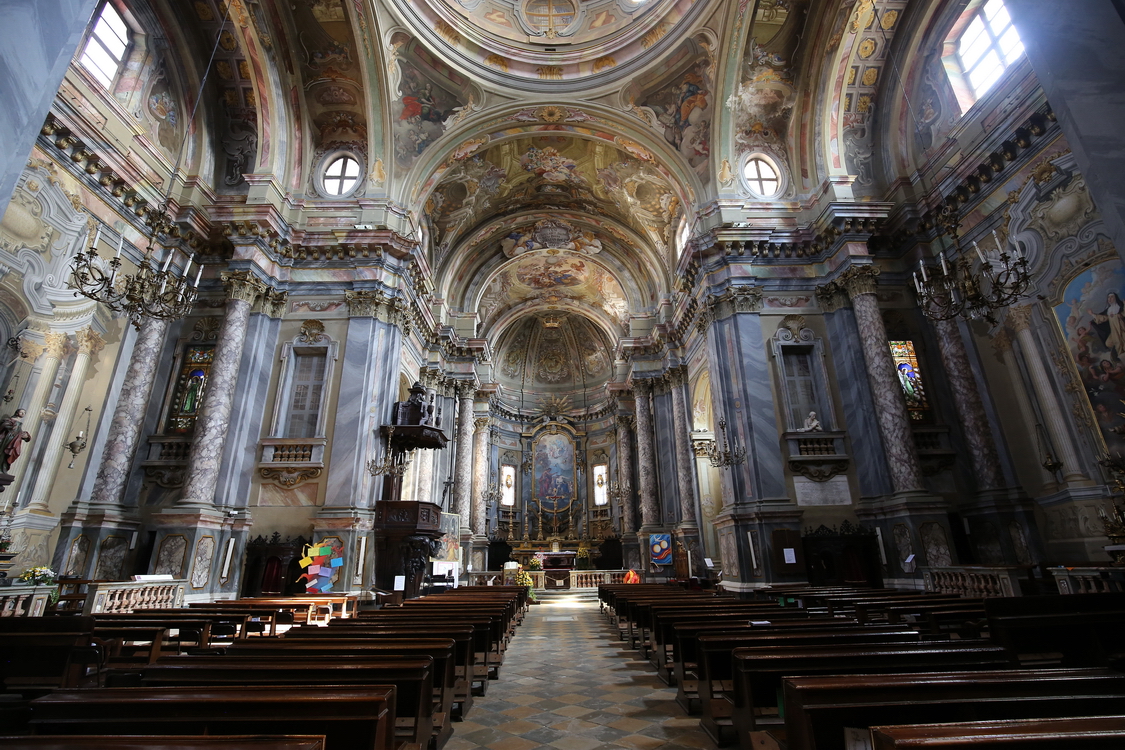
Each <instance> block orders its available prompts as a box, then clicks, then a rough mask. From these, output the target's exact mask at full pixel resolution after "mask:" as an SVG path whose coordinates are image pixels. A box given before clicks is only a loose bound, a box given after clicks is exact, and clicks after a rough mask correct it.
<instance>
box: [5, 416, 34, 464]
mask: <svg viewBox="0 0 1125 750" xmlns="http://www.w3.org/2000/svg"><path fill="white" fill-rule="evenodd" d="M26 413H27V412H25V411H24V410H23V409H16V412H15V414H13V415H12V416H10V417H8V418H6V419H0V471H2V472H4V473H5V474H7V473H8V471H9V470H10V469H11V468H12V464H14V463H15V462H16V459H18V458H19V457H20V452H21V451H22V450H23V444H24V443H27V442H30V441H31V433H29V432H27V431H26V430H24V429H23V418H24V415H25V414H26Z"/></svg>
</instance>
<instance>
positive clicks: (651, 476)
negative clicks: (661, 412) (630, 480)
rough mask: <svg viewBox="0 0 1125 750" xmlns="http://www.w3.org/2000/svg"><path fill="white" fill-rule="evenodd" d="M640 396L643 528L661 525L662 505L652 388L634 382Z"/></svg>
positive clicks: (639, 472)
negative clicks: (658, 492)
mask: <svg viewBox="0 0 1125 750" xmlns="http://www.w3.org/2000/svg"><path fill="white" fill-rule="evenodd" d="M633 391H634V393H636V394H637V454H638V455H637V492H638V493H639V494H640V497H641V525H642V526H643V527H656V526H659V525H660V505H659V504H658V503H657V502H656V450H655V446H654V445H653V436H652V385H651V384H650V383H646V382H644V381H635V382H634V384H633Z"/></svg>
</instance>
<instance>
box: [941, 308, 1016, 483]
mask: <svg viewBox="0 0 1125 750" xmlns="http://www.w3.org/2000/svg"><path fill="white" fill-rule="evenodd" d="M934 330H935V331H936V332H937V340H938V349H940V351H941V361H942V363H943V364H944V365H945V374H946V377H947V378H948V379H949V388H950V390H951V391H952V392H953V403H954V405H955V406H956V408H957V416H958V417H960V419H961V431H962V433H963V434H964V436H965V443H966V445H967V447H968V449H969V459H970V462H971V463H972V466H973V476H974V477H975V479H976V483H977V490H978V491H981V490H993V489H997V488H999V487H1000V486H1001V485H1002V484H1003V479H1002V477H1001V475H1000V455H999V453H997V451H996V442H995V440H994V439H993V437H992V430H991V429H990V428H989V425H988V418H987V417H986V416H985V413H984V402H983V401H982V400H981V396H980V390H979V389H978V388H977V381H976V378H975V377H974V376H973V369H972V367H971V366H970V365H969V355H968V352H967V351H966V350H965V341H964V340H963V339H962V338H961V329H960V326H958V324H957V321H956V320H935V321H934Z"/></svg>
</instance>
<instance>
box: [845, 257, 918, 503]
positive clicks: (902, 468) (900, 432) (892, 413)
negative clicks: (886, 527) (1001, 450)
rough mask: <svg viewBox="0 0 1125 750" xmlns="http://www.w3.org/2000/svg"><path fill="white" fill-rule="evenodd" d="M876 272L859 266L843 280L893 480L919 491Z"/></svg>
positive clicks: (914, 453)
mask: <svg viewBox="0 0 1125 750" xmlns="http://www.w3.org/2000/svg"><path fill="white" fill-rule="evenodd" d="M877 275H878V271H877V269H874V268H872V267H870V266H858V267H855V268H852V269H850V270H849V271H847V272H846V273H845V275H844V276H843V277H841V282H842V283H843V286H844V289H845V290H846V291H847V293H848V296H849V297H850V298H851V301H852V309H853V310H854V311H855V323H856V328H857V329H858V330H859V340H860V344H861V346H862V347H863V360H864V363H865V364H866V366H867V379H868V382H869V383H870V385H871V395H872V400H873V401H874V403H875V416H876V419H877V420H878V424H879V434H880V435H881V436H882V438H883V449H884V450H885V451H886V454H887V468H888V470H889V472H890V475H891V484H892V486H893V487H894V491H895V492H896V493H897V492H917V491H919V490H922V489H923V485H922V469H921V466H920V464H919V462H918V453H917V451H916V450H915V448H914V433H913V432H912V431H911V429H910V416H909V415H908V414H907V411H906V401H905V400H904V399H903V396H902V386H901V385H899V382H898V378H897V377H896V376H895V363H894V360H893V359H892V358H891V350H890V346H889V344H888V343H887V330H886V327H885V326H884V325H883V316H882V315H880V314H879V303H878V301H877V300H876V298H875V289H876V285H875V277H876V276H877Z"/></svg>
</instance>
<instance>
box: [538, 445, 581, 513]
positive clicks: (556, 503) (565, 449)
mask: <svg viewBox="0 0 1125 750" xmlns="http://www.w3.org/2000/svg"><path fill="white" fill-rule="evenodd" d="M574 473H575V472H574V442H573V441H572V440H571V439H570V436H569V435H564V434H562V433H547V434H545V435H543V436H542V437H540V438H539V440H538V441H536V443H535V488H534V491H535V502H537V503H538V504H539V507H540V508H542V509H543V512H544V513H563V512H565V511H567V510H569V509H570V504H571V503H572V502H573V501H574V488H575V486H576V485H575V481H574Z"/></svg>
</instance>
